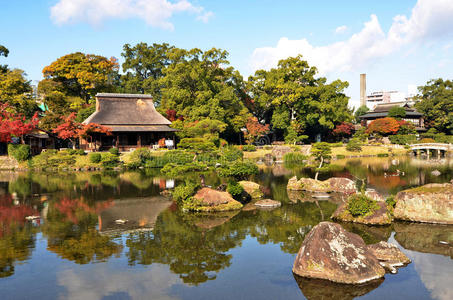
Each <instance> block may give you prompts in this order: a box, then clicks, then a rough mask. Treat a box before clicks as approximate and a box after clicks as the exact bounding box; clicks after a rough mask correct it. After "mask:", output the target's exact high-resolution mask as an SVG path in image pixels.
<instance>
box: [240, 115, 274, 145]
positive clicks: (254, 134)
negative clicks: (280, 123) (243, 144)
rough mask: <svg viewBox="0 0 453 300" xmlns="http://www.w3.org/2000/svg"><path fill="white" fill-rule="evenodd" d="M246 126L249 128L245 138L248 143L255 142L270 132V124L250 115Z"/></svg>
mask: <svg viewBox="0 0 453 300" xmlns="http://www.w3.org/2000/svg"><path fill="white" fill-rule="evenodd" d="M245 128H246V129H247V130H246V131H245V132H244V138H245V140H246V141H247V143H248V144H252V143H254V142H255V141H256V139H257V138H258V137H259V136H261V135H263V134H265V133H267V132H269V124H266V125H263V124H261V123H260V122H258V119H257V118H256V117H250V118H249V119H248V120H247V123H246V124H245Z"/></svg>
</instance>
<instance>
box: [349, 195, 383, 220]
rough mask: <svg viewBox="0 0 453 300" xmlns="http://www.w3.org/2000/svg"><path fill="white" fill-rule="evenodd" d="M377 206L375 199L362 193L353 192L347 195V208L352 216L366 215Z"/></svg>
mask: <svg viewBox="0 0 453 300" xmlns="http://www.w3.org/2000/svg"><path fill="white" fill-rule="evenodd" d="M378 208H379V206H378V204H377V202H376V200H373V199H371V198H370V197H367V196H365V195H364V194H354V195H351V196H349V197H348V207H347V209H348V211H349V213H350V214H351V215H352V216H353V217H359V216H366V215H368V214H370V213H372V212H374V211H375V210H376V209H378Z"/></svg>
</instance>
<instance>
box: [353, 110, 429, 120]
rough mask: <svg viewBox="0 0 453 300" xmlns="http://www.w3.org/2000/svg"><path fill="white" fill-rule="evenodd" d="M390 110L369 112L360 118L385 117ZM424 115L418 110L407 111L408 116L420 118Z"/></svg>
mask: <svg viewBox="0 0 453 300" xmlns="http://www.w3.org/2000/svg"><path fill="white" fill-rule="evenodd" d="M387 115H388V112H369V113H367V114H364V115H361V116H360V117H359V118H360V119H370V118H385V117H387ZM421 116H423V114H421V113H419V112H417V111H407V112H406V117H416V118H419V117H421Z"/></svg>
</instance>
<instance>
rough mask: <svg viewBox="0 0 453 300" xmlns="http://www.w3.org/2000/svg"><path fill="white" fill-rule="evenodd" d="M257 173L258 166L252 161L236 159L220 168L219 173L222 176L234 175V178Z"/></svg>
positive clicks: (242, 177) (243, 177)
mask: <svg viewBox="0 0 453 300" xmlns="http://www.w3.org/2000/svg"><path fill="white" fill-rule="evenodd" d="M255 174H258V167H257V166H256V165H255V164H254V163H252V162H240V161H236V162H234V163H232V164H231V165H229V166H227V167H225V168H222V169H220V172H219V175H220V176H222V177H234V178H235V179H238V180H240V179H245V178H247V177H249V176H250V175H255Z"/></svg>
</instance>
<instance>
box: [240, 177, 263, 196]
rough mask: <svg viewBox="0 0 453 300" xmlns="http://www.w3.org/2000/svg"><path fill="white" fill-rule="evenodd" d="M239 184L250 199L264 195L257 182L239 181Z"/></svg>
mask: <svg viewBox="0 0 453 300" xmlns="http://www.w3.org/2000/svg"><path fill="white" fill-rule="evenodd" d="M239 184H240V185H241V186H242V188H243V189H244V191H245V192H246V193H247V194H249V195H250V197H252V199H257V198H261V197H263V195H264V194H263V192H262V191H261V186H260V185H259V184H258V183H255V182H252V181H239Z"/></svg>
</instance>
